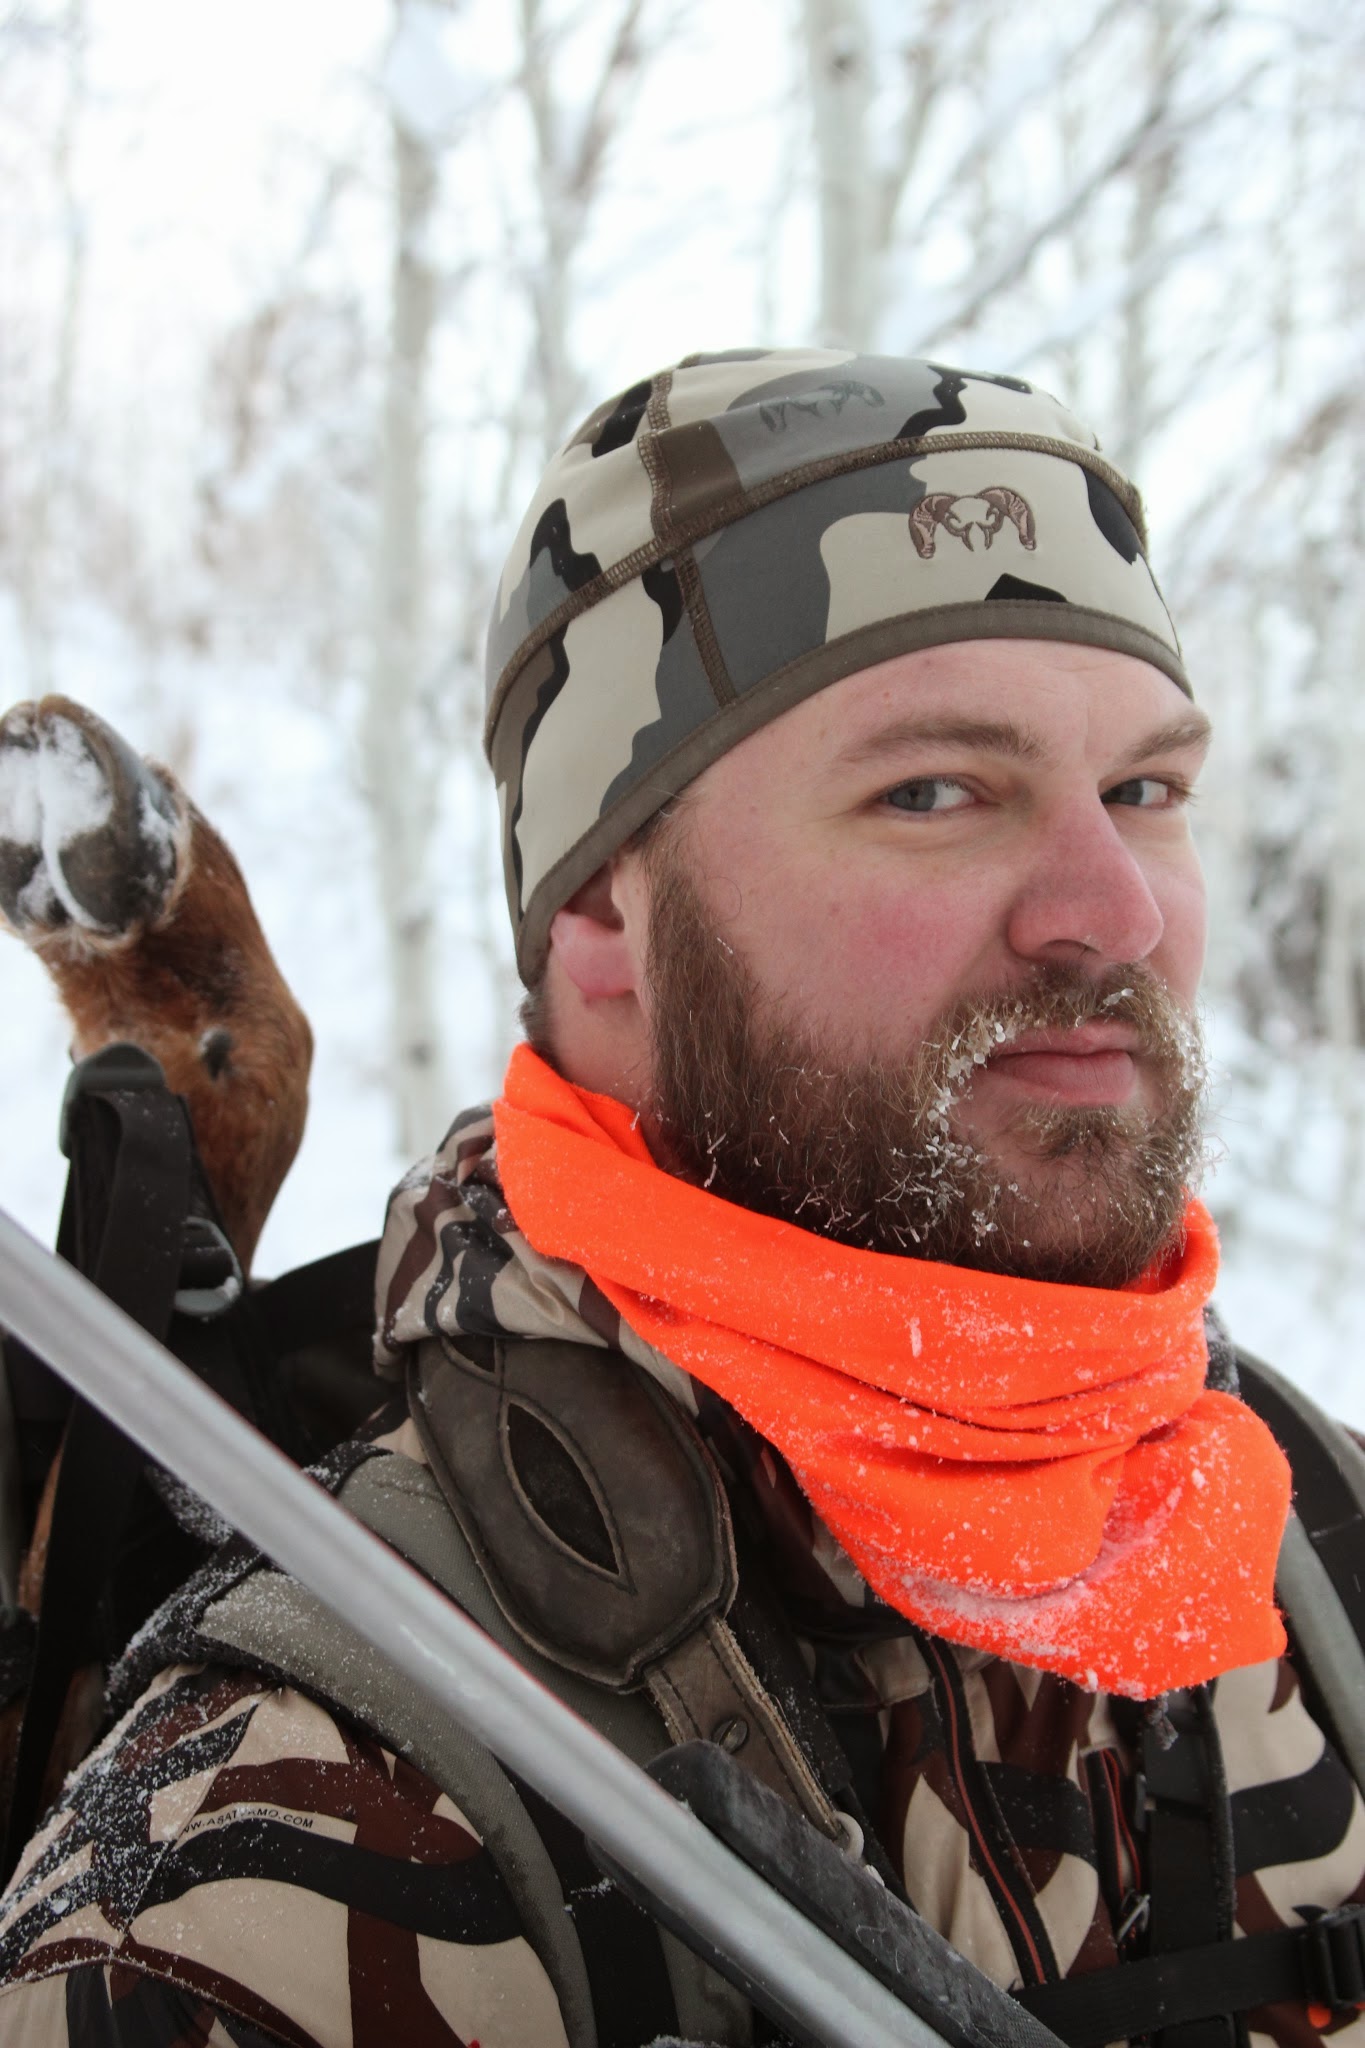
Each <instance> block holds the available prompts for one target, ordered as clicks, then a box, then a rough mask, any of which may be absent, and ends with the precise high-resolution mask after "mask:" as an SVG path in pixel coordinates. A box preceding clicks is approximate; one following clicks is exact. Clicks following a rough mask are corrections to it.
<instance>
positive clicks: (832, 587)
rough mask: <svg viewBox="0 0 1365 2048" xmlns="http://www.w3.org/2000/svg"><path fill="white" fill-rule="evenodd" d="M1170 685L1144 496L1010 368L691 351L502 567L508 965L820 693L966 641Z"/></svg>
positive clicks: (649, 383) (533, 966) (552, 492)
mask: <svg viewBox="0 0 1365 2048" xmlns="http://www.w3.org/2000/svg"><path fill="white" fill-rule="evenodd" d="M983 638H985V639H1001V638H1008V639H1017V638H1028V639H1050V640H1071V641H1079V642H1083V643H1085V644H1087V645H1091V646H1098V647H1107V648H1113V649H1116V650H1117V651H1118V652H1120V653H1125V654H1131V655H1135V656H1138V657H1139V658H1141V659H1143V660H1146V661H1150V662H1152V663H1154V664H1155V666H1156V667H1158V668H1160V669H1162V670H1164V672H1165V673H1166V674H1167V675H1169V676H1170V677H1171V678H1172V679H1173V680H1174V681H1175V682H1176V683H1178V684H1179V686H1180V687H1181V689H1183V690H1186V691H1188V688H1189V685H1188V681H1187V679H1186V676H1185V671H1184V667H1183V664H1182V661H1181V655H1180V646H1179V642H1178V640H1177V638H1176V633H1175V629H1174V627H1173V626H1172V624H1171V620H1170V616H1169V614H1168V612H1167V610H1166V607H1165V605H1164V603H1163V602H1162V599H1161V595H1160V592H1159V591H1158V589H1157V587H1156V584H1155V582H1154V581H1153V578H1152V574H1151V570H1150V569H1149V567H1148V564H1147V559H1146V553H1145V535H1144V529H1143V518H1142V507H1141V503H1140V501H1139V499H1138V495H1137V492H1136V491H1135V490H1134V489H1133V486H1132V485H1131V484H1130V483H1129V482H1128V481H1127V479H1126V478H1125V477H1124V476H1122V475H1121V474H1120V472H1119V471H1118V470H1117V469H1115V468H1114V467H1113V465H1112V464H1111V463H1109V462H1108V461H1106V459H1105V458H1104V457H1103V455H1101V454H1100V452H1099V449H1098V444H1097V442H1096V440H1095V437H1094V435H1093V434H1091V433H1090V432H1089V430H1088V429H1087V428H1085V427H1083V426H1082V425H1081V423H1080V422H1079V421H1078V420H1077V419H1075V418H1074V417H1073V416H1072V415H1071V414H1070V413H1069V412H1068V411H1067V410H1066V409H1065V408H1064V407H1063V406H1061V405H1059V404H1058V403H1057V401H1056V400H1055V399H1053V398H1050V397H1048V396H1047V394H1046V393H1044V392H1041V391H1037V390H1035V389H1034V388H1033V387H1032V386H1031V385H1028V384H1026V383H1023V382H1022V381H1021V380H1020V379H1018V378H1011V377H993V376H986V375H981V374H977V373H975V372H971V371H965V370H954V369H949V368H946V367H945V366H944V365H942V364H939V363H929V362H918V361H914V360H909V359H903V358H896V357H889V356H856V355H852V354H849V353H847V352H842V351H838V350H816V349H802V350H762V349H750V350H736V351H733V352H731V353H729V354H725V355H714V356H689V357H688V358H687V359H686V360H685V361H684V362H682V363H680V364H678V365H677V366H676V367H675V368H673V369H668V370H663V371H660V372H659V373H658V374H657V375H656V376H653V377H650V378H647V379H645V380H644V381H643V382H642V383H639V384H636V385H633V386H632V387H631V388H630V389H629V390H628V391H625V392H622V393H621V394H620V395H619V396H618V397H616V398H613V399H609V400H608V401H607V402H606V403H605V404H603V405H601V406H599V407H598V409H597V410H596V412H594V413H593V414H592V415H591V416H590V417H589V418H588V419H587V420H586V421H585V422H584V423H583V425H582V426H581V427H580V428H579V429H578V431H577V432H576V433H575V434H574V435H573V436H572V438H571V439H570V440H569V441H568V442H567V444H566V445H565V447H564V448H563V449H561V450H560V452H559V454H558V455H556V456H555V458H554V460H553V461H552V462H551V464H550V466H549V468H548V469H547V471H546V473H545V476H544V478H543V479H542V481H541V485H540V488H539V490H538V491H537V493H536V496H535V498H534V500H533V502H532V504H531V506H530V509H529V510H528V512H527V514H526V517H525V519H524V521H523V522H522V526H521V530H520V532H519V534H518V536H517V539H516V541H515V543H514V545H513V548H512V552H511V555H510V557H509V559H508V562H507V566H506V569H505V571H504V574H503V578H502V583H501V587H500V589H499V593H498V598H497V602H496V605H495V608H494V615H493V620H492V624H491V627H490V630H489V638H488V688H489V709H488V725H487V743H488V750H489V757H490V759H491V761H492V764H493V771H494V775H495V777H496V780H497V785H498V796H499V802H500V805H501V810H502V824H503V855H504V863H505V868H506V877H507V891H508V904H509V908H510V911H511V915H512V922H513V926H514V928H515V930H516V933H517V953H518V959H519V961H520V964H521V967H522V971H523V973H524V974H525V975H527V977H528V978H530V977H532V976H533V975H534V974H535V972H536V970H537V967H538V965H539V962H540V961H541V959H542V958H543V954H544V948H545V943H546V934H547V931H548V928H549V922H550V919H551V917H552V916H553V914H554V912H555V911H556V910H557V909H558V908H559V907H560V906H561V905H562V904H563V903H565V902H566V901H567V900H568V898H569V897H570V896H571V895H572V894H573V892H574V890H575V889H577V888H578V887H579V885H580V884H581V883H582V882H584V881H586V880H587V878H588V877H589V875H591V874H592V873H593V871H594V870H595V869H596V868H597V867H598V866H599V865H600V864H601V862H602V861H603V860H604V859H605V858H606V857H607V855H608V854H609V853H611V852H612V851H613V850H614V849H615V848H616V847H618V846H619V845H621V843H622V842H623V841H624V840H625V839H626V838H628V837H629V835H630V834H631V833H632V832H633V831H634V830H635V829H636V827H637V826H639V825H640V824H642V823H643V822H644V820H645V819H646V818H647V817H649V816H650V815H651V813H652V812H653V811H655V810H657V809H658V807H659V806H660V804H662V803H664V802H665V801H666V800H667V799H668V797H670V796H671V795H674V794H675V793H676V792H677V791H678V790H680V789H681V788H683V787H684V786H685V785H686V784H687V783H688V782H690V781H691V780H692V778H693V777H694V776H695V775H697V774H698V773H700V771H701V770H702V769H703V768H704V767H705V766H706V765H707V763H708V762H709V761H712V760H714V759H715V758H716V756H717V755H718V754H721V753H723V752H725V751H726V749H727V748H729V747H731V746H733V745H734V744H735V743H736V741H737V740H739V739H741V738H742V737H743V736H744V735H745V734H746V733H748V732H751V731H753V730H754V729H755V728H756V727H758V726H760V725H762V724H764V723H766V721H767V720H769V719H771V718H774V717H776V716H777V715H778V714H779V713H780V712H782V711H784V710H786V709H787V708H788V707H789V706H790V705H792V704H795V703H797V702H798V701H799V700H800V699H801V698H803V697H805V696H808V695H809V694H810V693H811V692H812V691H814V690H818V689H822V688H824V687H825V686H826V685H828V684H830V683H833V682H836V681H838V680H839V679H840V678H841V677H843V676H847V675H850V674H852V673H853V672H854V671H856V670H858V669H861V668H866V667H868V666H870V665H871V664H873V663H874V662H878V661H884V660H886V659H888V658H889V657H890V656H892V655H895V654H900V653H904V652H907V651H909V650H912V649H915V648H919V647H925V646H931V645H934V644H937V643H941V642H946V641H953V640H966V639H983Z"/></svg>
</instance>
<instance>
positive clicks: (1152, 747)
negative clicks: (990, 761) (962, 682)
mask: <svg viewBox="0 0 1365 2048" xmlns="http://www.w3.org/2000/svg"><path fill="white" fill-rule="evenodd" d="M1212 732H1213V727H1212V725H1211V724H1210V722H1209V720H1208V719H1207V718H1206V717H1205V716H1204V713H1203V712H1202V711H1188V712H1185V713H1183V714H1182V715H1181V716H1180V717H1178V718H1172V719H1168V720H1167V722H1166V724H1165V725H1159V726H1157V727H1156V728H1155V729H1154V730H1153V731H1152V732H1149V733H1144V735H1143V737H1142V738H1141V739H1140V740H1139V741H1138V742H1137V744H1136V746H1133V747H1130V748H1129V749H1128V750H1127V752H1126V753H1125V754H1124V755H1123V756H1122V758H1121V759H1120V761H1119V764H1118V765H1119V766H1120V767H1121V768H1124V767H1129V766H1131V765H1132V764H1133V763H1135V762H1138V761H1147V760H1150V759H1151V758H1152V756H1153V755H1156V754H1171V753H1176V752H1178V751H1179V749H1180V748H1182V747H1205V746H1207V745H1208V742H1209V738H1210V735H1211V734H1212ZM917 746H918V747H934V746H939V747H966V748H970V749H971V750H972V751H974V752H976V753H981V754H998V755H999V756H1000V757H1001V758H1002V759H1004V760H1009V761H1044V760H1046V759H1047V748H1046V747H1045V746H1044V744H1043V742H1042V741H1041V740H1040V739H1038V738H1036V737H1035V736H1034V734H1032V733H1030V732H1027V731H1026V730H1025V729H1024V727H1023V726H1021V725H1016V724H1015V722H1014V720H1013V719H1010V718H900V719H897V720H895V722H894V723H893V724H891V725H883V726H879V727H878V728H877V730H876V731H875V732H872V733H868V734H866V735H865V736H864V737H863V738H862V739H858V740H850V742H849V744H848V745H847V746H846V747H841V748H840V749H839V751H838V753H837V754H836V755H835V756H834V762H835V765H836V766H838V767H847V768H857V767H861V766H862V765H863V764H864V763H866V762H868V761H876V760H878V759H880V757H881V756H882V755H883V754H887V753H892V752H894V751H895V749H896V748H898V747H917Z"/></svg>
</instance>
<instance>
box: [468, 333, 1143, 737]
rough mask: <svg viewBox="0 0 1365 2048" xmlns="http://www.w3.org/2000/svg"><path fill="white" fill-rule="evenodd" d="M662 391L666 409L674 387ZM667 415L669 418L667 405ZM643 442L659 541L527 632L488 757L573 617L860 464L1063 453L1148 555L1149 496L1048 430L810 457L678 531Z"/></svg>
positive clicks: (508, 667) (932, 438)
mask: <svg viewBox="0 0 1365 2048" xmlns="http://www.w3.org/2000/svg"><path fill="white" fill-rule="evenodd" d="M665 378H667V379H668V382H669V384H670V385H671V382H672V373H671V372H670V371H664V372H663V374H662V376H661V377H660V379H659V382H660V384H662V383H663V382H664V379H665ZM660 395H661V398H662V402H663V405H664V407H665V409H666V407H667V396H668V394H667V391H664V392H662V393H661V394H660ZM653 404H654V399H653V397H652V396H651V398H650V407H651V408H652V407H653ZM664 416H665V417H667V413H666V410H665V414H664ZM636 446H637V448H638V450H639V454H640V460H641V462H642V463H643V464H644V467H645V472H646V474H647V476H648V477H649V479H650V483H651V486H653V489H654V496H653V498H652V499H651V504H650V518H651V523H653V524H654V526H655V528H656V532H655V538H654V539H653V540H652V541H645V542H644V543H643V544H642V545H641V546H640V547H638V548H635V549H633V550H632V551H631V553H630V554H628V555H623V556H622V557H621V560H620V561H619V562H615V563H613V565H612V566H611V568H609V569H604V570H603V572H602V574H601V575H600V576H594V577H593V579H592V581H591V582H590V583H585V584H583V585H582V587H581V588H580V589H578V590H575V591H573V592H572V593H571V595H570V596H568V597H566V598H565V599H564V601H563V602H562V603H561V604H558V605H556V606H555V609H554V610H553V611H552V612H549V613H547V615H546V616H545V618H543V619H542V620H541V622H540V624H539V625H538V626H537V627H536V628H535V629H534V631H532V632H531V633H528V634H527V636H526V638H525V639H524V640H523V641H522V642H521V644H520V646H519V647H518V648H517V650H516V652H515V654H513V656H512V657H511V659H510V660H509V661H508V662H507V663H506V664H505V666H504V667H503V669H502V672H501V674H500V675H499V677H498V680H497V682H496V683H495V684H494V686H493V692H492V695H491V696H490V698H489V700H488V711H487V714H486V716H485V719H484V752H485V753H486V754H488V753H490V750H491V746H492V739H493V729H494V727H495V726H496V724H497V722H498V719H499V717H500V716H501V714H502V708H503V705H504V703H505V702H506V700H507V693H508V691H509V690H510V688H511V686H512V684H513V683H514V682H515V681H516V678H517V676H518V675H519V674H520V673H521V671H522V669H523V668H524V667H525V666H526V663H527V662H528V661H530V660H531V659H532V657H533V656H534V655H536V654H538V653H539V652H540V650H541V648H542V647H544V646H545V644H546V643H547V641H550V640H553V638H554V637H555V635H556V633H562V632H563V631H564V628H565V627H566V626H568V625H570V624H571V623H572V621H573V620H574V619H576V618H578V617H579V616H580V615H581V614H582V613H583V612H586V611H591V610H592V608H593V606H594V605H595V604H600V603H601V602H602V600H603V599H604V598H607V597H610V596H611V595H612V593H613V592H614V591H617V590H623V589H624V588H625V586H626V584H628V583H633V582H634V581H635V579H636V577H637V576H640V575H642V574H643V573H644V571H645V570H646V569H651V568H653V566H654V564H655V563H656V562H660V561H662V560H663V558H664V557H665V555H672V554H677V553H679V552H680V551H681V550H682V549H683V548H686V547H689V546H690V545H691V544H692V542H694V541H698V540H705V539H706V538H707V536H708V535H709V534H713V533H718V532H719V531H720V530H721V528H722V527H725V526H733V525H734V524H735V522H736V521H737V520H740V519H743V518H745V517H746V516H747V515H748V514H749V513H750V512H761V511H762V510H763V509H764V507H765V506H767V505H773V504H776V503H777V501H778V500H779V499H780V498H787V497H790V496H792V494H793V493H794V492H796V491H800V490H805V489H806V488H807V486H808V485H810V484H816V483H824V482H826V481H827V480H828V479H829V478H830V477H835V476H851V475H854V474H856V472H857V471H858V470H860V469H879V468H880V467H881V466H882V464H884V463H887V462H914V461H918V460H919V459H920V458H921V457H923V456H926V455H951V454H954V453H958V452H960V451H962V450H966V449H973V448H999V449H1000V450H1002V451H1015V450H1017V451H1021V452H1023V453H1025V454H1032V455H1052V456H1056V457H1057V458H1058V459H1059V460H1061V461H1063V462H1074V463H1076V464H1077V465H1078V466H1079V467H1080V468H1081V469H1088V470H1091V471H1092V472H1093V473H1094V475H1096V476H1097V477H1099V478H1100V480H1101V482H1102V483H1105V484H1107V485H1108V486H1109V488H1110V490H1111V491H1113V493H1114V495H1115V497H1116V498H1118V500H1119V502H1120V503H1121V504H1122V506H1123V508H1124V510H1125V512H1126V513H1127V514H1128V516H1129V518H1130V519H1131V520H1132V521H1133V524H1134V526H1135V528H1136V529H1137V535H1138V539H1139V541H1140V542H1141V544H1142V548H1143V559H1144V561H1145V560H1146V546H1147V526H1146V521H1145V519H1144V518H1143V512H1142V500H1141V498H1140V496H1139V495H1138V492H1137V491H1136V489H1135V488H1134V487H1133V485H1132V484H1130V483H1129V482H1128V479H1127V478H1126V477H1124V476H1122V475H1120V473H1119V471H1118V470H1116V469H1115V468H1113V467H1112V465H1111V464H1110V463H1109V462H1107V461H1106V460H1105V458H1104V456H1102V455H1101V454H1100V453H1099V452H1098V451H1097V450H1096V449H1093V448H1086V447H1083V446H1082V445H1081V443H1080V442H1078V441H1063V440H1059V439H1056V438H1054V437H1052V436H1050V435H1047V434H1011V433H986V432H984V431H983V432H979V433H963V434H936V435H922V436H920V437H919V438H918V439H917V440H913V441H883V442H880V443H879V444H878V445H877V446H876V447H875V448H859V449H854V450H851V451H850V452H849V453H847V454H844V455H825V456H822V457H821V458H820V460H819V461H818V462H808V463H806V464H805V465H804V466H803V467H802V468H799V469H789V470H784V471H783V473H782V475H781V476H780V477H773V478H770V480H769V481H768V482H767V483H766V484H759V485H758V486H757V488H756V489H754V490H752V491H746V492H736V493H734V495H733V496H732V497H729V498H723V499H721V500H720V502H719V504H718V505H713V506H711V507H709V508H708V510H707V511H706V512H704V513H702V514H699V515H698V516H697V517H695V518H693V519H690V520H687V521H686V522H685V523H684V524H683V525H681V526H679V527H676V528H674V529H672V530H671V531H670V530H668V529H665V530H664V532H663V533H660V532H659V531H658V512H657V510H656V508H658V507H659V506H660V500H661V498H662V499H664V500H669V510H670V514H671V499H670V494H669V490H668V486H667V478H666V476H665V475H664V474H663V466H662V464H661V463H660V462H659V458H658V453H657V450H656V449H655V448H654V447H653V445H652V443H651V441H650V438H649V436H647V435H643V434H642V435H640V436H638V437H637V441H636Z"/></svg>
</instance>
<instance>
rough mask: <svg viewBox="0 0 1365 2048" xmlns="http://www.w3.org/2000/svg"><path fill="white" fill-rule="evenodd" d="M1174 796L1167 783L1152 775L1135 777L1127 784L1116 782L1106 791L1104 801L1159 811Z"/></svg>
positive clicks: (1173, 791)
mask: <svg viewBox="0 0 1365 2048" xmlns="http://www.w3.org/2000/svg"><path fill="white" fill-rule="evenodd" d="M1175 794H1176V792H1175V790H1174V789H1173V788H1172V787H1171V784H1170V783H1169V782H1159V781H1158V780H1157V778H1156V776H1154V775H1135V776H1133V777H1132V779H1131V780H1130V781H1128V782H1116V783H1115V784H1114V787H1113V788H1112V789H1106V791H1105V792H1104V801H1105V802H1106V803H1107V804H1132V805H1134V806H1135V807H1136V808H1137V809H1139V810H1159V809H1160V807H1161V806H1162V805H1163V804H1166V803H1169V802H1170V801H1171V799H1172V798H1173V797H1174V796H1175Z"/></svg>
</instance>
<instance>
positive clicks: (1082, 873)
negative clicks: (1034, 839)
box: [1008, 797, 1165, 961]
mask: <svg viewBox="0 0 1365 2048" xmlns="http://www.w3.org/2000/svg"><path fill="white" fill-rule="evenodd" d="M1040 822H1041V828H1042V829H1041V832H1040V837H1039V840H1038V843H1037V844H1036V846H1035V847H1034V849H1033V857H1032V859H1031V860H1030V861H1029V863H1028V870H1027V874H1026V876H1025V877H1024V878H1023V884H1022V886H1021V888H1020V890H1019V892H1018V894H1017V895H1016V897H1015V899H1014V905H1013V909H1012V911H1011V914H1010V921H1009V932H1008V937H1009V942H1010V945H1011V947H1012V948H1013V950H1014V951H1015V952H1016V953H1017V954H1018V955H1019V956H1020V958H1021V959H1026V960H1069V961H1074V960H1076V959H1077V958H1078V948H1079V949H1081V951H1084V952H1090V953H1094V954H1097V955H1099V956H1100V957H1101V958H1103V959H1105V960H1107V961H1120V960H1145V959H1146V958H1147V956H1148V954H1150V953H1152V952H1153V951H1154V950H1155V948H1156V946H1157V944H1158V942H1159V940H1160V938H1161V935H1162V933H1163V931H1164V930H1165V919H1164V917H1163V916H1162V913H1161V907H1160V905H1159V904H1158V902H1157V900H1156V897H1155V896H1154V895H1153V893H1152V889H1151V886H1150V884H1149V882H1148V879H1147V876H1146V873H1145V872H1144V870H1143V867H1142V865H1141V863H1140V862H1139V861H1138V859H1137V858H1136V856H1135V855H1134V853H1133V850H1132V848H1131V846H1130V845H1129V844H1128V843H1127V841H1126V840H1125V838H1124V836H1123V834H1122V833H1121V832H1120V831H1119V829H1118V827H1117V826H1116V824H1115V821H1114V813H1113V810H1112V809H1111V807H1110V806H1109V805H1107V804H1103V803H1101V802H1100V801H1099V799H1098V797H1096V798H1095V799H1094V800H1093V802H1089V803H1087V804H1085V805H1084V806H1076V807H1074V808H1069V809H1068V810H1067V811H1065V812H1064V813H1062V814H1061V815H1059V816H1056V817H1054V818H1051V819H1048V820H1046V821H1040Z"/></svg>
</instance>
